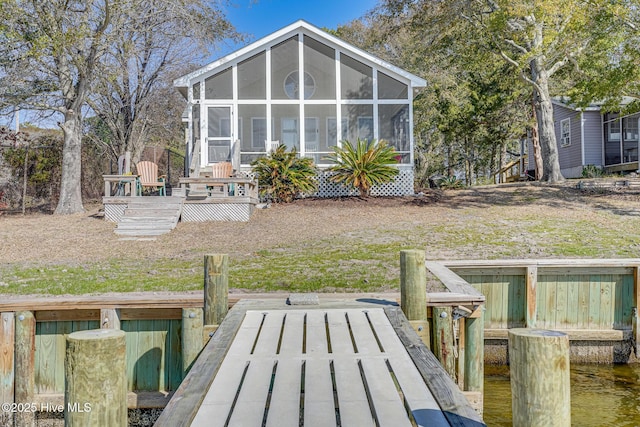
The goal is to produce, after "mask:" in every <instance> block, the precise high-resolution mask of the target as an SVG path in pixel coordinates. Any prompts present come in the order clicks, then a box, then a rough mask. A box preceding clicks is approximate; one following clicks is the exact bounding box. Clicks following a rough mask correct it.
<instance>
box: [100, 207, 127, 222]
mask: <svg viewBox="0 0 640 427" xmlns="http://www.w3.org/2000/svg"><path fill="white" fill-rule="evenodd" d="M126 208H127V205H126V203H105V205H104V218H105V219H106V220H107V221H111V222H118V221H120V218H122V216H123V215H124V210H125V209H126Z"/></svg>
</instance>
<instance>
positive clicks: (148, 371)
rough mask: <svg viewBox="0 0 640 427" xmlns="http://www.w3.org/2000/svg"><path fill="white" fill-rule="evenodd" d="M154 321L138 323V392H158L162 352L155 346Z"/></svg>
mask: <svg viewBox="0 0 640 427" xmlns="http://www.w3.org/2000/svg"><path fill="white" fill-rule="evenodd" d="M153 323H154V321H153V320H139V321H138V355H137V359H136V363H135V376H136V383H137V386H138V387H137V390H158V387H159V382H160V381H159V373H160V359H161V358H162V351H161V350H160V349H159V348H157V347H155V345H154V333H155V331H154V327H153Z"/></svg>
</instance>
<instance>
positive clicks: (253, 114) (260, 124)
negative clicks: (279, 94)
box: [238, 105, 267, 153]
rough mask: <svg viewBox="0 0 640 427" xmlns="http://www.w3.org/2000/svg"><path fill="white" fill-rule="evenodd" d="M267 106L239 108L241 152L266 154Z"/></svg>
mask: <svg viewBox="0 0 640 427" xmlns="http://www.w3.org/2000/svg"><path fill="white" fill-rule="evenodd" d="M266 117H267V106H266V105H239V106H238V130H239V135H238V139H240V141H241V145H240V151H241V152H259V153H265V145H264V141H265V140H266V139H267V119H266Z"/></svg>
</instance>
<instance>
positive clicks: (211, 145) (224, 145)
mask: <svg viewBox="0 0 640 427" xmlns="http://www.w3.org/2000/svg"><path fill="white" fill-rule="evenodd" d="M230 161H231V144H230V143H229V141H209V142H208V151H207V162H208V163H218V162H230Z"/></svg>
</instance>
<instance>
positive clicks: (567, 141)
mask: <svg viewBox="0 0 640 427" xmlns="http://www.w3.org/2000/svg"><path fill="white" fill-rule="evenodd" d="M560 145H561V146H562V147H568V146H569V145H571V118H570V117H568V118H566V119H562V120H560Z"/></svg>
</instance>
